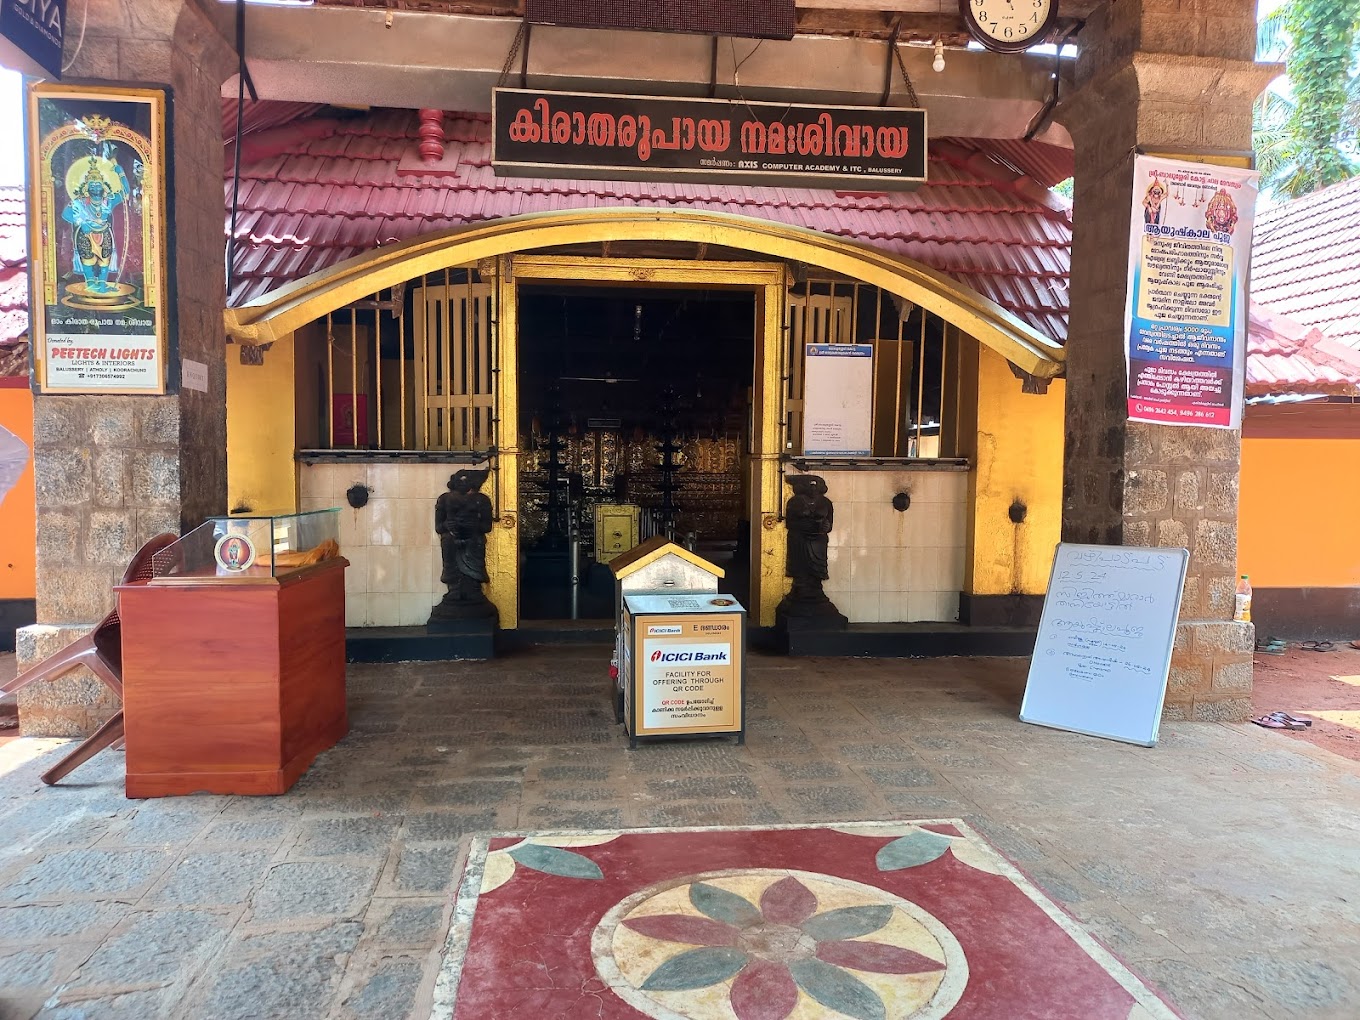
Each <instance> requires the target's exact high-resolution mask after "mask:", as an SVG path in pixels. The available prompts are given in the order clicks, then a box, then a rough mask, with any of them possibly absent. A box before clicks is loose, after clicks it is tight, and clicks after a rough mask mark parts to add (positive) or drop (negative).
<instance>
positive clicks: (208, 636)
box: [118, 558, 349, 797]
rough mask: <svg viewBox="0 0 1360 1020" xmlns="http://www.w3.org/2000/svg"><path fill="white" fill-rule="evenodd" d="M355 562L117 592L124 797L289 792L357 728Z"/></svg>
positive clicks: (142, 585) (131, 587) (124, 588)
mask: <svg viewBox="0 0 1360 1020" xmlns="http://www.w3.org/2000/svg"><path fill="white" fill-rule="evenodd" d="M346 566H348V564H347V562H346V561H345V560H344V559H339V558H337V559H332V560H326V561H324V562H322V563H319V564H316V565H315V566H311V567H306V568H303V569H301V570H298V571H295V572H293V573H291V574H285V575H284V576H282V577H279V578H271V577H268V576H265V577H253V578H251V579H249V580H243V581H240V582H237V583H225V584H224V583H221V582H214V581H212V580H205V581H202V582H198V583H195V582H194V581H192V580H191V579H188V578H175V579H174V581H173V583H168V584H167V583H164V580H162V581H153V582H149V583H148V582H140V583H137V584H128V585H121V586H120V587H119V588H118V596H119V604H118V605H119V609H118V612H119V616H120V617H121V618H122V623H123V713H124V718H125V721H126V726H127V730H126V744H127V796H129V797H167V796H175V795H180V794H189V793H200V792H202V793H218V794H277V793H283V792H285V791H286V790H287V789H288V788H289V787H290V786H292V785H293V783H295V782H297V779H298V777H299V776H301V775H302V773H303V772H305V771H306V770H307V766H309V765H310V764H311V763H312V761H313V760H314V759H315V758H316V756H317V755H318V754H320V753H321V752H322V751H324V750H326V749H327V748H329V747H331V746H333V745H334V744H335V743H336V742H337V741H339V740H340V738H341V737H343V736H344V735H345V734H346V733H347V732H349V717H348V715H347V714H346V710H345V567H346Z"/></svg>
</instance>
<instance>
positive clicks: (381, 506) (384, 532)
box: [361, 499, 397, 545]
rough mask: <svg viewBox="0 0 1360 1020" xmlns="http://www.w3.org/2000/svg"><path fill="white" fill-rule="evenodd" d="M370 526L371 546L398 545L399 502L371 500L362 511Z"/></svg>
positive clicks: (369, 541)
mask: <svg viewBox="0 0 1360 1020" xmlns="http://www.w3.org/2000/svg"><path fill="white" fill-rule="evenodd" d="M361 512H362V513H363V514H364V515H365V518H366V522H367V525H368V544H369V545H396V543H397V536H396V530H397V529H396V524H397V501H396V500H395V499H370V500H369V501H368V504H367V505H366V506H365V507H363V509H362V511H361Z"/></svg>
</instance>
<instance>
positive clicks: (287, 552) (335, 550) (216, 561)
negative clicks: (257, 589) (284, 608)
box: [149, 508, 340, 584]
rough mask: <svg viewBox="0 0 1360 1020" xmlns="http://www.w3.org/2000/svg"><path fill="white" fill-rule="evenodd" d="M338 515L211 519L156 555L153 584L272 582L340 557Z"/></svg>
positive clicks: (324, 512) (319, 513)
mask: <svg viewBox="0 0 1360 1020" xmlns="http://www.w3.org/2000/svg"><path fill="white" fill-rule="evenodd" d="M339 539H340V510H339V509H338V508H333V509H330V510H308V511H304V512H300V513H287V514H249V515H241V516H227V517H210V518H209V519H208V520H206V521H204V522H203V523H202V524H201V525H199V526H198V527H197V528H194V529H193V530H192V531H190V532H189V533H188V534H186V535H184V536H182V537H181V538H180V539H179V541H177V542H175V543H174V544H173V545H170V546H167V547H166V548H165V549H163V550H161V551H160V552H158V553H157V554H156V555H155V558H154V559H153V561H152V573H153V577H152V579H151V580H150V582H149V583H151V584H175V583H189V582H192V583H194V584H202V583H203V582H205V581H222V582H238V583H239V582H251V581H256V582H258V581H269V580H272V579H274V578H279V577H282V576H285V575H287V574H291V573H294V572H296V571H299V570H304V569H306V568H308V567H312V566H315V565H316V564H318V563H324V562H325V561H326V560H331V559H335V558H336V557H338V556H339V555H340V540H339Z"/></svg>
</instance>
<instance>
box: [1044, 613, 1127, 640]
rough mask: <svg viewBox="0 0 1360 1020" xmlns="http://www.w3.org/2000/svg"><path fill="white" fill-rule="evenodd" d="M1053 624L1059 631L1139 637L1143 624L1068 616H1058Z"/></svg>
mask: <svg viewBox="0 0 1360 1020" xmlns="http://www.w3.org/2000/svg"><path fill="white" fill-rule="evenodd" d="M1053 626H1054V628H1055V629H1057V630H1061V631H1080V632H1082V633H1085V634H1104V635H1106V636H1108V637H1122V638H1134V639H1137V638H1140V637H1142V636H1143V626H1142V624H1138V623H1115V622H1114V621H1112V620H1093V619H1085V620H1074V619H1071V618H1069V617H1065V616H1059V617H1057V618H1056V619H1055V620H1054V621H1053Z"/></svg>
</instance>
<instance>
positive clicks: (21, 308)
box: [0, 188, 28, 375]
mask: <svg viewBox="0 0 1360 1020" xmlns="http://www.w3.org/2000/svg"><path fill="white" fill-rule="evenodd" d="M24 222H25V219H24V189H23V188H0V375H13V374H22V373H24V372H27V371H28V364H27V357H26V356H24V355H25V354H26V351H27V348H26V347H21V345H23V344H26V343H27V341H28V238H27V236H26V234H25V233H24ZM21 362H22V364H23V368H22V371H16V368H15V366H16V365H19V364H20V363H21Z"/></svg>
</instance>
